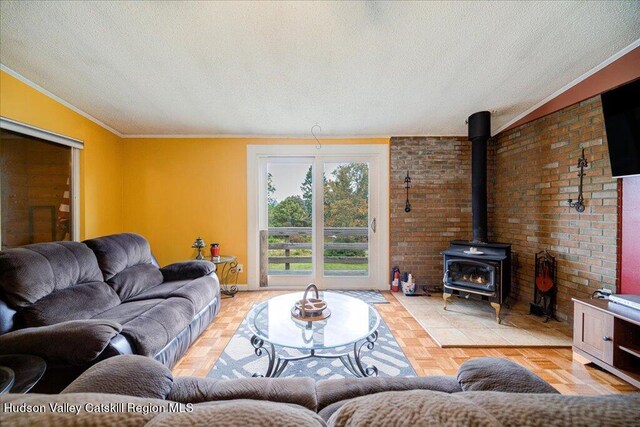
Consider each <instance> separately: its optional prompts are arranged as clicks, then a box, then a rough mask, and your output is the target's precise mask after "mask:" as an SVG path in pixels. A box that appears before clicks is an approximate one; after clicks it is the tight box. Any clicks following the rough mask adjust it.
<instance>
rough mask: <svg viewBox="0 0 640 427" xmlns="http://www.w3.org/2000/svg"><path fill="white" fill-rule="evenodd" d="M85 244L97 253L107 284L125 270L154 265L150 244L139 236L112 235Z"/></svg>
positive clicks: (126, 234) (131, 234)
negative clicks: (136, 266) (139, 265)
mask: <svg viewBox="0 0 640 427" xmlns="http://www.w3.org/2000/svg"><path fill="white" fill-rule="evenodd" d="M84 243H85V244H86V245H87V246H89V247H90V248H91V250H93V252H94V253H95V255H96V258H97V259H98V265H99V266H100V270H102V274H103V275H104V280H105V282H108V281H109V280H110V279H111V278H112V277H113V276H115V275H116V274H118V273H120V272H121V271H122V270H124V269H125V268H129V267H133V266H134V265H138V264H153V263H154V262H153V256H152V255H151V248H150V247H149V243H148V242H147V240H146V239H145V238H144V237H142V236H141V235H139V234H134V233H121V234H112V235H110V236H104V237H98V238H95V239H89V240H85V241H84Z"/></svg>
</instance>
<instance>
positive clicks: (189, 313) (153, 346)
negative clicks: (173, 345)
mask: <svg viewBox="0 0 640 427" xmlns="http://www.w3.org/2000/svg"><path fill="white" fill-rule="evenodd" d="M194 315H195V310H194V307H193V304H192V303H191V302H190V301H189V300H187V299H185V298H169V299H166V300H164V301H162V302H160V303H159V304H156V305H155V306H153V307H151V308H150V309H149V310H147V311H145V312H144V313H143V314H141V315H139V316H137V317H136V318H134V319H133V320H131V321H129V322H127V323H126V324H124V325H123V327H122V335H124V336H125V337H126V338H127V339H128V340H129V342H130V343H131V345H132V346H133V348H134V349H135V350H136V354H142V355H144V356H151V357H153V356H155V355H156V354H158V352H159V351H160V350H162V349H163V348H164V346H165V345H167V344H168V343H169V341H171V340H172V339H174V338H175V337H176V336H177V335H178V334H179V333H180V332H181V331H182V330H183V329H184V328H186V327H187V326H188V325H189V323H191V321H192V320H193V316H194Z"/></svg>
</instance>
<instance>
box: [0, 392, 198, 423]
mask: <svg viewBox="0 0 640 427" xmlns="http://www.w3.org/2000/svg"><path fill="white" fill-rule="evenodd" d="M0 400H1V403H2V405H3V406H4V405H8V404H11V405H13V406H14V407H18V408H19V407H20V406H21V405H24V406H22V407H30V408H42V412H26V411H20V410H15V411H5V412H3V413H2V415H1V416H0V419H1V420H2V423H1V424H2V426H5V425H6V426H24V427H30V426H78V427H79V426H92V427H100V426H105V427H116V426H117V427H120V426H127V427H138V426H139V427H143V426H146V425H149V424H147V423H148V422H149V421H151V420H153V418H154V417H155V416H156V415H157V414H158V412H157V411H159V410H162V409H164V410H165V411H166V410H167V402H166V401H164V400H160V399H148V398H140V397H132V396H119V395H117V394H99V393H68V394H56V395H50V394H33V393H28V394H3V395H2V396H0ZM54 404H55V405H57V406H55V405H54ZM71 405H74V406H76V407H79V409H80V410H79V411H78V412H77V413H76V412H74V411H72V410H70V408H71ZM129 405H131V406H129ZM128 407H129V408H132V410H127V408H128ZM52 408H57V409H58V411H59V412H53V411H52ZM101 408H104V409H102V410H100V409H101ZM116 408H124V410H117V409H116ZM136 408H140V410H135V409H136ZM143 408H144V409H146V410H142V409H143ZM65 409H67V410H65ZM109 409H111V410H109ZM154 409H155V410H154ZM180 410H182V412H178V413H177V414H176V415H178V416H181V415H182V414H183V412H184V411H185V406H184V405H178V406H177V407H176V411H180Z"/></svg>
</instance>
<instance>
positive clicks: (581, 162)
mask: <svg viewBox="0 0 640 427" xmlns="http://www.w3.org/2000/svg"><path fill="white" fill-rule="evenodd" d="M588 166H589V162H587V159H585V157H584V148H583V149H582V156H580V158H579V159H578V167H579V168H580V173H579V174H578V176H579V177H580V184H579V185H578V200H577V201H575V202H574V201H573V199H569V200H567V202H568V203H569V207H571V208H575V210H576V212H584V208H585V206H584V196H583V195H582V178H583V177H584V175H585V174H584V168H586V167H588Z"/></svg>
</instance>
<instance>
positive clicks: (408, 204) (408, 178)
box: [404, 171, 411, 212]
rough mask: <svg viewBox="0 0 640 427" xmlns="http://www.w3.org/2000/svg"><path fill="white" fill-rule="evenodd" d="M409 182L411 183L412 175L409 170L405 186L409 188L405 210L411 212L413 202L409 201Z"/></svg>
mask: <svg viewBox="0 0 640 427" xmlns="http://www.w3.org/2000/svg"><path fill="white" fill-rule="evenodd" d="M409 184H411V177H410V176H409V171H407V176H406V177H405V179H404V188H405V189H406V190H407V201H406V202H405V204H404V211H405V212H411V203H409V188H410V186H409Z"/></svg>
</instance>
